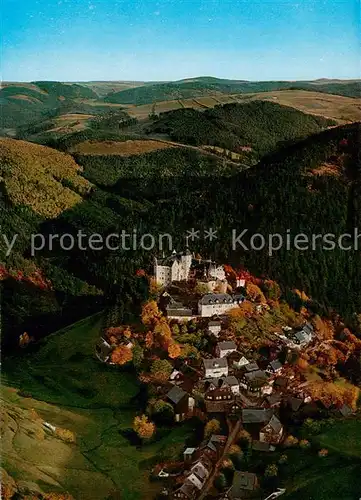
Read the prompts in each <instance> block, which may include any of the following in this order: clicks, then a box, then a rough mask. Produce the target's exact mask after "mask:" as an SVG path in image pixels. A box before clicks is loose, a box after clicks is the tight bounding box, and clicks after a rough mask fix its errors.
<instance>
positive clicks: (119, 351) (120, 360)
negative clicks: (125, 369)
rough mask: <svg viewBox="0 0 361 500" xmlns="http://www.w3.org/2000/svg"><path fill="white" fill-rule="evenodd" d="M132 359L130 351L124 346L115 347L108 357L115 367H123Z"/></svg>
mask: <svg viewBox="0 0 361 500" xmlns="http://www.w3.org/2000/svg"><path fill="white" fill-rule="evenodd" d="M132 358H133V353H132V350H131V349H129V348H128V347H126V346H124V345H120V346H118V347H116V348H115V349H114V350H113V351H112V353H111V356H110V359H111V361H112V363H115V364H116V365H125V363H128V361H131V360H132Z"/></svg>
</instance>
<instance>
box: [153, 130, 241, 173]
mask: <svg viewBox="0 0 361 500" xmlns="http://www.w3.org/2000/svg"><path fill="white" fill-rule="evenodd" d="M149 138H150V139H153V140H154V141H158V142H163V143H164V144H170V145H172V146H175V147H177V148H186V149H194V150H195V151H198V152H199V153H202V154H203V155H206V156H212V157H213V158H217V160H220V161H222V160H224V162H225V163H226V164H227V165H232V166H233V167H238V168H240V169H242V170H243V169H246V168H247V169H248V168H250V165H246V164H245V163H236V162H234V161H232V160H229V159H228V158H222V157H221V156H219V155H217V154H215V153H212V151H209V150H207V149H203V148H202V147H201V146H191V145H190V144H182V143H181V142H175V141H170V140H169V141H168V140H167V139H159V138H158V137H157V136H156V135H154V136H153V135H149Z"/></svg>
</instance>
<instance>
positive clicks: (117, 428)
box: [2, 315, 193, 500]
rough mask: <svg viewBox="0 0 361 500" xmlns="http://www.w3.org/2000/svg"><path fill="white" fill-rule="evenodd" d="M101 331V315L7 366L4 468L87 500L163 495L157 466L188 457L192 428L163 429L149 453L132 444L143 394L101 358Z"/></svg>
mask: <svg viewBox="0 0 361 500" xmlns="http://www.w3.org/2000/svg"><path fill="white" fill-rule="evenodd" d="M100 328H101V318H100V317H99V315H98V316H95V317H92V318H89V319H87V320H83V321H81V322H79V323H77V324H76V325H73V326H72V327H69V328H67V329H64V330H63V331H60V332H57V333H56V334H53V335H51V336H50V337H48V338H47V339H45V340H44V341H43V342H42V343H41V344H40V345H38V346H34V347H35V350H36V352H31V353H26V354H25V355H24V356H19V357H17V358H12V359H7V360H5V361H4V366H3V384H5V386H6V387H4V389H3V392H2V399H3V403H4V407H5V418H6V423H7V424H8V425H6V430H5V437H4V442H3V450H2V454H3V467H4V468H5V470H6V471H7V472H8V473H9V474H10V475H11V476H12V477H13V478H14V479H15V480H16V481H20V482H21V481H23V482H24V483H25V485H26V486H27V487H29V488H30V489H35V490H36V489H39V488H40V489H41V490H42V491H44V492H50V491H51V492H64V491H67V492H69V493H70V494H72V495H73V496H74V498H76V499H82V500H83V499H84V500H103V499H104V500H105V499H108V498H109V496H110V495H111V494H112V492H113V493H114V492H115V491H117V492H118V494H119V493H120V494H121V498H124V499H127V500H142V499H144V500H146V499H148V498H151V497H152V496H154V494H155V493H156V492H157V491H158V489H159V484H158V483H152V482H150V481H149V472H150V470H151V468H152V466H153V465H155V463H157V462H158V461H160V460H162V459H163V458H166V457H171V458H172V457H173V456H177V455H178V453H180V452H181V451H182V450H183V448H184V445H185V440H186V439H187V437H188V436H191V435H192V433H193V430H192V428H191V427H192V425H191V424H186V425H182V426H179V427H177V428H174V429H172V430H166V429H161V430H160V431H159V432H160V434H159V435H158V436H157V437H156V440H155V441H154V442H152V443H150V444H147V445H143V446H142V447H136V446H135V445H134V444H132V443H131V441H130V440H129V438H128V434H129V430H130V429H131V426H132V422H133V419H134V416H135V415H136V413H137V412H138V411H139V408H140V404H139V401H138V400H137V399H135V398H136V396H137V394H138V391H139V387H138V385H137V382H136V377H135V375H134V374H133V373H130V372H124V371H120V370H119V369H117V368H116V367H111V366H106V365H103V364H101V363H100V362H99V361H98V360H97V359H96V357H95V355H94V344H95V342H96V341H97V339H98V338H99V335H100ZM14 387H15V388H16V389H21V390H22V391H24V392H23V393H21V394H23V395H24V396H28V397H22V396H21V395H19V394H18V393H17V391H16V390H15V389H14ZM25 391H26V393H28V394H26V393H25ZM43 420H45V421H47V422H49V423H51V424H52V425H54V426H56V427H61V428H63V429H67V430H69V431H71V432H73V433H74V435H75V437H76V442H75V444H72V443H66V442H64V441H63V440H62V439H59V438H58V437H56V436H54V435H53V434H52V433H51V432H50V434H49V433H48V432H47V431H45V433H44V429H43V425H42V422H43ZM23 485H24V484H23ZM112 498H120V497H119V496H118V497H115V496H114V497H112Z"/></svg>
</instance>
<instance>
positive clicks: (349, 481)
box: [283, 418, 361, 500]
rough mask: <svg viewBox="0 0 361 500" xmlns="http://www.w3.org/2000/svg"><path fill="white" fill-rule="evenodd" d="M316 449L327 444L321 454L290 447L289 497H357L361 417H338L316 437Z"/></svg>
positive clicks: (313, 499)
mask: <svg viewBox="0 0 361 500" xmlns="http://www.w3.org/2000/svg"><path fill="white" fill-rule="evenodd" d="M313 441H314V444H315V446H316V449H317V448H318V449H320V448H327V449H328V450H329V455H328V456H327V457H326V458H319V457H318V455H317V453H316V451H315V449H313V450H311V451H300V450H290V451H287V452H286V453H287V455H288V458H289V464H288V466H287V479H286V484H285V488H286V490H287V492H286V494H285V496H284V497H283V498H284V499H285V500H288V499H290V500H291V499H292V500H304V499H309V500H340V499H342V500H355V499H357V498H359V497H360V495H361V484H360V465H361V420H360V419H359V418H358V419H355V420H344V421H338V422H337V423H336V424H335V425H334V426H333V427H331V428H330V429H329V430H328V431H327V432H325V433H324V434H322V435H320V436H317V437H316V438H314V440H313Z"/></svg>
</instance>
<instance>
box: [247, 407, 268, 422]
mask: <svg viewBox="0 0 361 500" xmlns="http://www.w3.org/2000/svg"><path fill="white" fill-rule="evenodd" d="M272 416H273V410H271V409H270V408H244V409H243V410H242V422H243V423H244V424H264V423H265V422H269V421H270V419H271V418H272Z"/></svg>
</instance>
